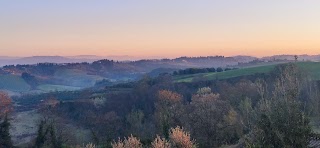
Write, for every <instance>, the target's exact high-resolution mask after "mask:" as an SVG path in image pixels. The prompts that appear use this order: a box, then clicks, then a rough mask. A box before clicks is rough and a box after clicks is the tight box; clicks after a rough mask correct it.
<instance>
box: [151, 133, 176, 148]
mask: <svg viewBox="0 0 320 148" xmlns="http://www.w3.org/2000/svg"><path fill="white" fill-rule="evenodd" d="M151 146H152V148H171V147H172V146H171V143H170V142H169V141H168V140H166V139H165V138H161V137H160V136H158V135H157V137H156V139H154V141H153V142H152V143H151Z"/></svg>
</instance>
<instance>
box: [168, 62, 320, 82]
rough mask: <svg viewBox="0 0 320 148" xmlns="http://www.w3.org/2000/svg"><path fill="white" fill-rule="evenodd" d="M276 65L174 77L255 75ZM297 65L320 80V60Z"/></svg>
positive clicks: (179, 78)
mask: <svg viewBox="0 0 320 148" xmlns="http://www.w3.org/2000/svg"><path fill="white" fill-rule="evenodd" d="M276 65H277V64H276ZM276 65H267V66H259V67H250V68H241V69H236V70H230V71H224V72H214V73H203V74H192V75H182V76H175V77H174V79H175V81H176V82H192V80H193V79H194V78H196V77H203V78H205V79H206V80H214V79H229V78H234V77H239V76H247V75H253V74H256V73H269V72H270V71H272V70H273V69H274V67H275V66H276ZM297 65H298V67H300V68H301V69H302V70H303V71H305V72H307V73H308V74H309V75H310V76H311V77H312V79H314V80H320V62H298V63H297Z"/></svg>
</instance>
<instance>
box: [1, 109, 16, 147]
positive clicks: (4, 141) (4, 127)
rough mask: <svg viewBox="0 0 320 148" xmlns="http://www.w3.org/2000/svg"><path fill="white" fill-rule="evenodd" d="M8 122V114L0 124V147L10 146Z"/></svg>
mask: <svg viewBox="0 0 320 148" xmlns="http://www.w3.org/2000/svg"><path fill="white" fill-rule="evenodd" d="M9 127H10V122H9V119H8V115H5V118H4V120H3V122H2V123H1V124H0V147H1V148H12V147H13V145H12V141H11V136H10V133H9Z"/></svg>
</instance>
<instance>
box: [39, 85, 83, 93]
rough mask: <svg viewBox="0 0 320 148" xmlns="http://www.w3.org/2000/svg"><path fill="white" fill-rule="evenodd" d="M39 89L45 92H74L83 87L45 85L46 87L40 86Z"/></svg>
mask: <svg viewBox="0 0 320 148" xmlns="http://www.w3.org/2000/svg"><path fill="white" fill-rule="evenodd" d="M37 89H39V90H42V91H45V92H52V91H74V90H79V89H81V87H73V86H64V85H50V84H44V85H39V86H38V87H37Z"/></svg>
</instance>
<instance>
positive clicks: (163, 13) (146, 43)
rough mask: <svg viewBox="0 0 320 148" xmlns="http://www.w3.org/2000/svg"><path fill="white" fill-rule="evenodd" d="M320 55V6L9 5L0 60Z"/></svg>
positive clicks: (256, 2) (4, 5) (2, 11)
mask: <svg viewBox="0 0 320 148" xmlns="http://www.w3.org/2000/svg"><path fill="white" fill-rule="evenodd" d="M276 54H313V55H314V54H320V1H319V0H308V1H303V0H264V1H261V0H241V1H240V0H54V1H53V0H27V1H26V0H24V1H22V0H1V1H0V56H42V55H61V56H73V55H99V56H110V55H113V56H114V55H129V56H141V57H154V56H157V57H179V56H211V55H224V56H234V55H251V56H258V57H262V56H269V55H276Z"/></svg>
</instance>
